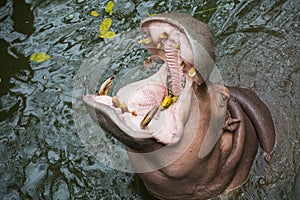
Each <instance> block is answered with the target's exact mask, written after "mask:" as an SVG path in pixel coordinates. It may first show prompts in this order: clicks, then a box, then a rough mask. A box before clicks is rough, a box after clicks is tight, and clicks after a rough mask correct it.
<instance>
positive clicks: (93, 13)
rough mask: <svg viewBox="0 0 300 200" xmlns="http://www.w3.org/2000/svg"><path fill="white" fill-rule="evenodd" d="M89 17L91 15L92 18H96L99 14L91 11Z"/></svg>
mask: <svg viewBox="0 0 300 200" xmlns="http://www.w3.org/2000/svg"><path fill="white" fill-rule="evenodd" d="M91 15H92V16H93V17H98V16H99V13H98V12H97V11H95V10H93V11H92V12H91Z"/></svg>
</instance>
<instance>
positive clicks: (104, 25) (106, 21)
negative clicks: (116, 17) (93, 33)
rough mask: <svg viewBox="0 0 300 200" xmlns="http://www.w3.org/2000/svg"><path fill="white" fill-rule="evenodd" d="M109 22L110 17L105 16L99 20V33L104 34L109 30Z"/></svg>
mask: <svg viewBox="0 0 300 200" xmlns="http://www.w3.org/2000/svg"><path fill="white" fill-rule="evenodd" d="M111 24H112V19H111V18H105V19H104V20H103V21H102V22H101V24H100V27H99V30H100V35H103V34H105V33H106V32H107V31H108V30H109V28H110V26H111Z"/></svg>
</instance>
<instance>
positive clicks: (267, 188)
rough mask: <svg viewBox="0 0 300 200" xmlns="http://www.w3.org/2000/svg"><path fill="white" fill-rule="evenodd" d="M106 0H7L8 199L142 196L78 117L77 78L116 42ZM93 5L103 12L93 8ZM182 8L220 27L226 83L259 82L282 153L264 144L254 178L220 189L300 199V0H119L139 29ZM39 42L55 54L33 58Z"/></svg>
mask: <svg viewBox="0 0 300 200" xmlns="http://www.w3.org/2000/svg"><path fill="white" fill-rule="evenodd" d="M106 3H107V1H95V0H92V1H84V0H60V1H44V0H39V1H31V0H26V1H25V2H24V1H22V0H15V1H12V0H7V1H1V3H0V6H1V7H0V61H1V62H0V65H1V68H0V69H1V71H0V72H1V73H0V78H1V82H0V127H1V128H0V130H1V131H0V154H1V155H0V198H1V199H141V198H142V197H141V196H143V195H141V194H140V192H139V191H140V190H139V188H140V187H141V184H140V183H139V182H138V181H134V176H133V175H132V174H130V173H125V172H121V171H118V170H114V169H111V168H108V167H106V166H104V165H103V164H102V163H101V162H99V161H98V160H97V159H96V158H95V157H94V156H92V154H91V153H90V152H89V151H88V150H87V149H86V148H85V146H84V145H83V143H82V142H81V140H80V138H79V136H78V135H77V129H76V126H75V123H74V119H73V112H74V111H73V109H72V90H73V81H74V80H73V79H74V77H75V75H76V73H77V72H78V70H79V69H80V66H81V64H82V61H83V59H84V58H86V57H87V55H89V53H90V52H92V50H93V49H95V48H99V46H100V47H101V46H103V50H104V49H105V47H106V46H108V45H109V40H106V41H103V40H102V39H100V38H99V37H98V34H99V33H98V31H99V24H100V22H101V21H102V19H103V17H108V15H107V14H106V13H105V11H104V7H105V5H106ZM226 3H228V6H227V7H226V8H222V9H217V10H214V11H210V12H206V13H203V14H195V13H196V12H199V11H202V10H206V9H209V8H213V7H217V6H221V5H225V4H226ZM92 10H96V11H98V12H99V14H100V17H97V18H95V17H92V16H91V15H90V12H91V11H92ZM175 11H176V12H187V13H191V14H192V15H194V16H195V17H196V18H198V19H200V20H202V21H204V22H206V23H208V24H209V25H210V26H211V27H212V29H213V30H214V31H215V34H216V41H215V43H216V55H217V65H218V67H219V69H220V70H221V73H222V77H223V79H224V81H225V83H226V84H228V85H237V86H244V87H250V88H252V89H253V90H254V91H255V92H257V94H258V95H259V96H260V97H261V98H262V99H263V100H264V101H265V102H266V104H267V105H268V106H269V108H270V109H271V112H272V115H273V117H274V121H275V126H276V131H277V132H276V133H277V144H276V149H275V156H274V159H273V161H272V162H271V163H270V164H268V163H267V162H266V161H265V159H264V156H263V153H262V152H261V151H260V152H259V153H258V155H257V158H256V160H255V163H254V165H253V168H252V170H251V172H250V176H249V180H248V182H247V183H246V184H245V185H244V186H243V187H242V188H240V189H238V190H236V191H235V192H232V193H230V194H229V195H228V196H226V195H224V196H221V197H219V198H220V199H297V198H298V199H299V198H300V178H299V163H300V157H299V156H300V155H299V152H300V146H299V131H300V129H299V128H300V127H299V126H300V125H299V124H300V120H299V111H300V106H299V105H300V102H299V99H300V95H299V87H300V85H299V82H300V72H299V69H300V65H299V42H298V41H299V34H300V33H299V32H300V31H299V26H300V24H299V20H300V16H299V13H300V5H299V1H297V0H290V1H271V0H269V1H254V0H253V1H247V0H245V1H216V2H212V1H196V0H194V1H192V2H191V3H190V2H189V3H188V2H185V1H160V2H158V1H133V0H132V1H125V0H122V1H121V0H119V1H116V7H115V12H114V14H113V15H112V16H111V17H112V19H113V25H112V30H113V31H116V32H117V33H122V32H124V31H129V30H134V29H136V28H138V26H139V23H140V21H141V20H142V19H144V18H145V17H147V16H148V15H149V14H153V13H159V12H175ZM116 51H118V50H116ZM35 52H45V53H48V54H49V55H51V56H52V58H51V59H50V60H48V61H45V62H43V63H33V62H31V61H29V56H30V55H31V54H33V53H35ZM139 55H143V54H137V57H139ZM126 67H127V66H126V63H122V62H120V63H117V64H115V65H114V66H112V69H111V70H112V71H113V72H114V73H116V74H117V73H119V72H122V70H124V68H126ZM145 196H147V195H145ZM144 198H145V199H147V198H150V197H149V196H147V197H144Z"/></svg>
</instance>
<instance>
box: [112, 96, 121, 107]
mask: <svg viewBox="0 0 300 200" xmlns="http://www.w3.org/2000/svg"><path fill="white" fill-rule="evenodd" d="M111 101H112V104H113V106H114V107H116V108H120V100H119V99H118V97H116V96H114V97H113V98H112V99H111Z"/></svg>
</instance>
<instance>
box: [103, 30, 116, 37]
mask: <svg viewBox="0 0 300 200" xmlns="http://www.w3.org/2000/svg"><path fill="white" fill-rule="evenodd" d="M115 36H116V33H115V32H113V31H107V32H106V33H104V34H103V35H100V37H101V38H113V37H115Z"/></svg>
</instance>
